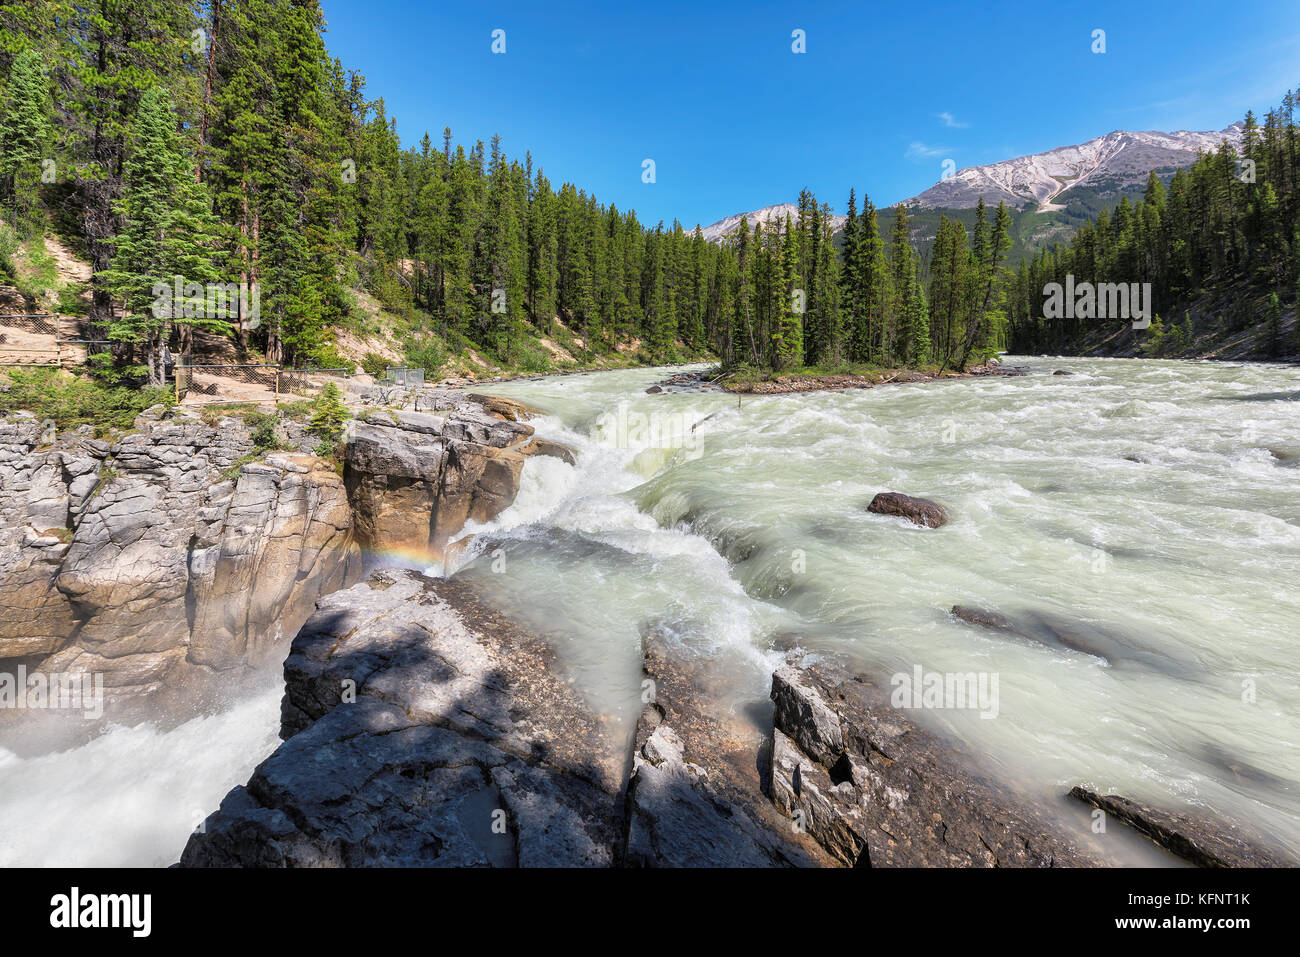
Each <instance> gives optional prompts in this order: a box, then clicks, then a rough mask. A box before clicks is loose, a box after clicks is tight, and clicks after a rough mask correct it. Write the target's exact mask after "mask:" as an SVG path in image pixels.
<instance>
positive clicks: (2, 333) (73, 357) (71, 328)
mask: <svg viewBox="0 0 1300 957" xmlns="http://www.w3.org/2000/svg"><path fill="white" fill-rule="evenodd" d="M91 332H92V330H91V329H90V327H89V325H88V323H87V322H86V320H85V319H78V318H75V317H71V316H62V315H58V314H55V313H48V312H0V366H51V367H61V366H62V365H63V364H64V363H67V362H70V363H83V362H85V361H86V354H87V348H86V347H88V346H108V345H111V343H109V341H108V340H106V339H103V338H92V337H91ZM101 334H102V333H101Z"/></svg>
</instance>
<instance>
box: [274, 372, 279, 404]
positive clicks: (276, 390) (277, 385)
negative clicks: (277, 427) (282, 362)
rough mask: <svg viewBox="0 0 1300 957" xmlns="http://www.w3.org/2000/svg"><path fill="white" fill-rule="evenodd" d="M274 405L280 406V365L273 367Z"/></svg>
mask: <svg viewBox="0 0 1300 957" xmlns="http://www.w3.org/2000/svg"><path fill="white" fill-rule="evenodd" d="M275 407H276V408H277V409H278V408H280V367H279V366H276V367H275Z"/></svg>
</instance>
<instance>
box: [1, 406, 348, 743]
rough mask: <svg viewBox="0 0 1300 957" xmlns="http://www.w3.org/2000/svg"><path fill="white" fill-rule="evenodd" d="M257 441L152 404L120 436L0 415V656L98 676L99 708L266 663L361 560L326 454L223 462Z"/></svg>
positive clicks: (185, 699)
mask: <svg viewBox="0 0 1300 957" xmlns="http://www.w3.org/2000/svg"><path fill="white" fill-rule="evenodd" d="M251 451H252V442H251V440H250V438H249V433H248V431H247V430H246V429H245V428H244V426H243V423H242V422H241V421H240V420H238V419H221V420H220V421H217V422H215V423H213V424H206V423H204V421H202V419H200V417H199V416H197V415H193V414H188V413H184V412H182V413H179V414H177V415H175V416H174V417H170V418H163V417H162V416H161V414H160V413H157V412H155V413H146V414H144V415H142V416H141V417H140V419H139V420H137V431H135V432H133V433H131V434H128V435H126V436H124V437H122V438H120V439H119V440H117V441H114V442H108V441H103V440H100V439H96V438H94V436H93V433H91V432H90V431H89V430H83V431H80V432H77V433H73V434H71V435H68V436H64V437H57V438H56V436H55V435H54V434H53V431H52V429H47V428H46V427H44V426H43V425H41V424H40V423H38V422H37V421H36V419H35V418H33V417H31V416H26V415H21V414H20V415H18V416H14V417H13V418H11V419H9V420H7V421H4V422H0V595H3V599H4V601H3V611H0V664H4V665H5V666H6V667H5V668H4V670H10V669H9V668H8V667H7V666H8V665H12V664H14V663H23V664H27V665H29V666H31V667H39V669H40V670H41V671H43V672H46V673H51V674H63V673H76V672H80V673H95V674H101V675H103V683H104V688H105V695H106V699H107V700H106V702H105V711H106V713H110V714H111V715H112V717H113V718H114V720H125V721H131V720H141V719H143V718H145V717H153V716H156V715H157V714H158V713H159V711H160V710H161V711H163V712H168V711H183V712H187V713H192V711H193V709H194V708H195V707H196V706H198V705H199V704H200V702H202V701H204V700H205V699H207V698H210V697H217V696H220V694H221V692H222V688H223V687H229V686H230V685H233V684H237V683H239V681H240V680H241V679H240V675H241V674H242V673H243V672H245V671H248V670H260V669H264V668H267V667H271V668H274V667H275V666H276V665H277V664H278V663H279V661H280V657H279V656H280V655H282V654H283V649H284V648H285V646H286V645H287V643H288V641H289V640H290V639H291V638H292V636H293V635H294V634H295V633H296V632H297V630H298V628H299V627H301V625H302V623H303V622H304V621H306V619H307V617H308V616H309V615H310V614H311V612H312V609H313V608H314V606H315V602H316V599H317V598H318V597H320V596H321V595H322V594H325V593H327V592H329V591H332V590H334V589H336V588H339V587H343V586H344V585H347V584H351V583H352V582H353V581H355V580H357V578H358V577H359V576H360V573H361V562H360V553H359V550H358V546H357V544H356V541H355V537H354V535H353V529H352V517H351V510H350V508H349V506H348V502H347V496H346V493H345V490H344V487H343V481H342V479H341V478H340V476H339V475H338V474H337V473H336V472H335V471H334V470H333V468H332V467H331V466H330V465H329V464H328V463H326V462H325V461H323V460H321V459H318V458H316V457H314V456H308V455H292V454H277V455H270V456H267V457H266V458H265V460H264V461H261V462H255V463H251V464H247V465H244V466H243V467H242V468H241V469H239V470H238V474H237V475H236V476H235V477H233V478H227V477H225V476H224V475H223V474H222V473H223V472H224V471H229V470H231V469H232V467H234V466H236V464H237V463H238V462H239V461H240V460H241V459H242V458H244V457H246V456H248V454H249V453H250V452H251ZM254 583H256V587H254ZM146 703H147V706H146ZM36 717H38V715H36V714H35V713H33V712H18V711H12V710H6V711H4V712H0V721H4V722H6V723H10V722H15V721H18V720H20V719H26V720H34V719H35V718H36ZM82 725H83V727H82V729H81V730H82V731H83V732H84V731H87V730H89V728H88V727H86V726H85V725H86V722H84V721H83V722H82ZM13 737H14V742H15V743H18V744H20V743H21V741H19V740H17V736H13Z"/></svg>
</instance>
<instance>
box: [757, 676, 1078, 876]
mask: <svg viewBox="0 0 1300 957" xmlns="http://www.w3.org/2000/svg"><path fill="white" fill-rule="evenodd" d="M772 700H773V701H774V702H775V704H776V713H775V725H776V731H775V743H774V749H773V756H772V797H773V800H774V802H775V803H776V805H777V807H779V808H780V809H781V810H782V811H783V812H785V813H786V814H788V815H790V817H791V818H792V820H793V821H794V822H795V823H796V824H797V825H798V826H800V827H802V828H803V829H804V830H806V832H807V833H808V834H809V835H811V836H812V837H813V838H815V839H816V840H817V841H818V843H820V844H821V845H822V847H824V848H825V849H826V850H827V851H828V852H829V853H830V854H831V855H833V856H834V857H835V858H836V859H837V860H839V861H840V862H841V863H843V864H846V865H849V866H857V867H1060V866H1100V865H1101V864H1102V863H1103V862H1102V861H1101V860H1100V859H1099V858H1097V857H1096V856H1095V855H1093V854H1092V853H1091V852H1089V851H1088V850H1086V849H1084V848H1082V847H1080V846H1079V845H1078V844H1077V843H1076V842H1074V841H1073V840H1071V839H1070V838H1069V837H1067V836H1065V835H1064V834H1062V833H1060V830H1059V828H1058V827H1055V826H1053V825H1051V824H1049V823H1048V822H1047V821H1046V820H1045V819H1044V818H1042V817H1041V815H1040V813H1039V812H1038V811H1036V810H1035V809H1033V808H1031V807H1029V806H1028V805H1022V804H1020V803H1019V802H1018V801H1016V799H1014V798H1013V797H1011V796H1009V795H1008V794H1007V793H1006V792H1005V790H1004V789H1002V788H999V787H998V786H997V785H996V784H995V783H993V782H989V781H987V780H986V779H984V778H983V777H982V776H981V775H980V774H979V772H978V771H977V770H976V769H974V768H973V767H972V766H971V765H970V763H969V761H968V760H967V759H966V758H965V757H963V756H962V755H960V754H958V753H956V752H955V751H953V750H952V749H950V748H949V747H947V746H946V745H945V744H943V743H942V742H941V741H939V740H938V739H937V738H936V737H935V736H933V735H932V734H930V733H928V732H927V731H925V730H923V729H921V728H920V727H918V726H917V725H916V724H915V723H914V722H913V721H912V720H911V718H910V717H908V716H907V715H906V714H905V713H904V712H902V711H901V710H898V709H895V708H893V707H891V706H890V705H889V698H888V693H887V691H885V690H883V689H881V688H879V687H877V686H875V685H874V684H872V683H871V681H870V680H869V679H868V678H866V677H864V676H859V675H855V674H853V673H851V672H849V671H848V670H846V669H845V668H843V667H841V666H839V665H837V664H834V663H832V662H824V663H818V664H815V665H812V666H811V667H808V668H806V669H799V668H795V667H789V666H787V667H784V668H780V669H778V670H777V672H776V673H775V674H774V675H773V677H772Z"/></svg>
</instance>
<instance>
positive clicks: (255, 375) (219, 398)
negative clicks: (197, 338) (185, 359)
mask: <svg viewBox="0 0 1300 957" xmlns="http://www.w3.org/2000/svg"><path fill="white" fill-rule="evenodd" d="M173 375H174V379H175V388H176V401H177V402H187V401H188V402H189V403H190V404H192V405H193V404H199V403H203V402H265V401H271V402H275V401H277V400H278V399H279V381H280V367H279V366H278V365H252V364H243V365H241V364H234V363H212V364H197V365H195V364H188V363H185V364H179V365H177V366H176V367H175V369H174V371H173Z"/></svg>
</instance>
